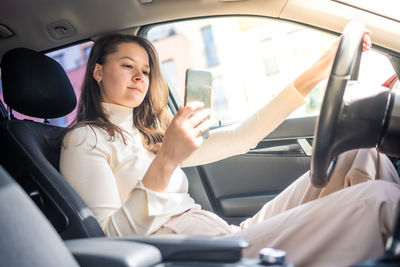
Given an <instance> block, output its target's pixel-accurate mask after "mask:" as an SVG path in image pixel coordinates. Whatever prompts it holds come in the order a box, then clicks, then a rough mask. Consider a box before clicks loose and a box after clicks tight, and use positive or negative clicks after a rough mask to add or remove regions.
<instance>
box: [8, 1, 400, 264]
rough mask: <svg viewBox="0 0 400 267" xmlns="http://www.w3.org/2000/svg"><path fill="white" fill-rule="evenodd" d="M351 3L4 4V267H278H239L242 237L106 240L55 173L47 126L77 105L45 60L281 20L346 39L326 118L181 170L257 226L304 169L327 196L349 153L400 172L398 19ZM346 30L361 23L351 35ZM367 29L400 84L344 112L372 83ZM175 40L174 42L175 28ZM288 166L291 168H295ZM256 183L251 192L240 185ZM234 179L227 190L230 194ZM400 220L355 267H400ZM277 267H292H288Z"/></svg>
mask: <svg viewBox="0 0 400 267" xmlns="http://www.w3.org/2000/svg"><path fill="white" fill-rule="evenodd" d="M354 2H356V1H332V0H324V1H317V0H304V1H303V0H271V1H263V0H242V1H228V0H204V1H203V0H202V1H196V0H185V1H183V0H178V1H173V0H163V1H161V0H137V1H136V0H122V1H115V2H111V1H95V0H87V1H67V0H58V1H52V2H49V1H45V0H40V1H35V2H32V1H27V0H21V1H13V2H7V3H6V2H5V1H4V2H3V3H0V59H1V61H0V62H1V63H0V70H1V76H0V79H1V96H2V97H1V99H0V147H1V153H0V200H1V201H0V210H1V212H2V214H3V215H2V216H1V217H0V226H1V227H0V229H2V238H1V239H0V265H1V266H57V265H58V266H265V265H268V264H269V263H268V262H267V261H265V259H263V258H262V257H261V258H260V259H250V258H243V257H242V255H241V252H242V250H243V249H244V248H246V247H248V246H250V245H251V244H249V242H247V241H246V240H243V239H240V238H232V237H201V236H157V237H151V236H150V237H149V236H132V237H123V238H107V237H105V236H104V233H103V231H102V230H101V227H100V225H99V224H98V222H97V220H96V218H95V217H94V215H93V213H92V211H91V210H90V209H89V208H88V207H87V205H86V204H85V202H84V201H83V200H82V199H81V197H80V196H79V195H78V194H77V193H76V192H75V190H74V189H73V188H72V187H71V186H70V185H69V184H68V182H67V181H66V180H65V179H64V178H63V176H62V175H61V174H60V172H59V156H60V155H59V154H60V149H61V140H60V138H59V136H60V134H61V133H62V132H63V131H64V130H65V127H67V126H66V125H54V124H52V123H50V122H51V121H52V120H53V119H56V118H60V117H64V116H69V114H71V113H73V111H74V109H75V108H76V105H77V99H78V97H79V96H78V95H77V93H76V90H75V87H76V85H75V84H74V83H72V82H71V78H70V76H69V73H67V72H66V70H65V69H64V68H63V67H62V64H60V62H59V61H57V60H55V59H54V58H52V57H51V56H50V55H51V53H54V51H57V50H59V49H64V48H66V47H68V46H71V45H75V44H81V43H83V42H87V41H95V40H96V39H97V38H98V37H99V36H101V35H102V34H104V33H108V32H121V33H129V34H137V35H142V36H146V37H149V39H151V31H152V29H154V28H155V27H158V26H160V25H161V26H162V25H164V24H165V23H171V24H173V23H181V22H182V23H185V22H186V21H188V20H191V19H193V20H197V19H206V20H207V19H212V18H216V19H219V18H223V19H224V18H227V17H228V18H230V17H231V16H243V15H245V16H254V17H256V18H260V17H261V18H268V19H278V20H280V21H283V22H285V23H286V22H290V23H294V24H296V25H297V24H298V25H300V26H301V27H303V26H304V27H308V28H312V29H315V28H316V29H320V30H322V31H323V32H327V33H329V34H333V35H334V36H337V35H339V34H342V33H343V37H342V41H341V44H340V46H339V49H338V52H337V54H336V58H335V63H334V66H333V68H332V72H331V77H330V79H329V80H328V81H327V83H326V85H325V86H324V87H326V89H325V96H324V97H323V101H321V108H320V111H319V114H317V115H314V116H304V117H301V118H297V119H296V118H290V119H287V120H286V121H285V122H283V123H282V124H281V125H280V126H279V127H278V128H277V129H276V130H275V131H273V132H272V133H271V134H270V135H268V136H267V137H265V138H264V139H263V140H262V141H261V142H260V143H259V144H258V145H257V147H256V148H255V149H253V150H250V151H249V152H248V153H247V154H245V155H238V156H235V157H233V158H229V159H226V160H222V161H220V162H216V163H211V164H206V165H204V166H198V167H191V168H186V169H184V171H185V173H186V174H187V176H188V179H189V183H190V187H189V193H190V194H191V196H192V197H193V198H194V199H195V200H196V201H197V202H198V203H200V204H201V206H202V207H203V208H204V209H207V210H210V211H213V212H215V213H217V214H218V215H220V216H221V217H223V218H224V219H226V220H227V221H228V222H230V223H237V222H240V221H241V220H243V218H246V217H248V216H251V215H253V214H254V213H255V212H256V211H257V210H258V209H259V208H260V207H261V206H262V205H263V203H265V202H266V201H268V200H270V199H272V198H273V197H274V196H276V195H277V194H279V192H281V191H282V190H283V189H284V188H285V187H286V186H288V185H289V184H290V183H291V182H292V181H294V179H296V178H297V177H298V176H300V175H301V174H302V173H304V172H305V171H307V170H308V169H311V175H312V181H313V184H314V185H315V186H323V185H325V184H326V183H327V181H328V180H329V174H330V172H331V171H332V168H334V163H335V158H336V157H337V156H338V155H339V154H340V153H342V152H344V151H347V150H350V149H355V148H365V147H377V148H378V149H379V150H380V151H381V152H383V153H385V154H387V155H388V156H390V158H391V159H392V161H393V164H394V166H395V167H396V168H397V169H399V166H400V164H399V161H398V158H399V157H400V142H399V141H398V140H399V133H400V123H399V122H398V118H399V116H400V95H399V94H398V93H397V91H396V90H395V89H396V88H397V87H400V86H399V82H398V75H399V74H400V42H398V40H400V31H399V30H398V29H400V18H399V17H397V18H396V17H395V18H393V17H392V14H388V13H385V14H380V13H376V12H372V11H371V10H369V9H368V8H367V7H358V6H355V4H354ZM351 20H357V22H353V23H349V21H351ZM248 24H251V23H247V24H246V25H244V24H243V25H241V27H242V28H245V27H250V26H249V25H248ZM365 27H367V28H368V29H370V30H371V31H372V32H373V35H372V36H373V42H374V46H375V47H376V49H377V51H379V52H380V53H382V54H383V55H385V57H387V58H388V62H389V63H388V64H389V65H390V66H391V70H392V71H393V73H391V75H390V76H385V79H384V80H385V83H383V82H380V84H382V85H383V86H385V87H387V88H389V89H387V90H386V91H383V92H382V93H379V94H374V95H373V96H369V97H364V98H362V99H361V100H359V101H354V102H351V103H347V102H344V101H343V94H344V93H345V90H348V88H346V86H347V84H348V83H349V82H350V80H357V79H358V75H359V74H360V75H362V72H363V71H361V70H360V69H362V67H360V64H362V63H361V43H362V39H361V36H362V33H363V31H364V29H365ZM160 29H162V27H161V28H160ZM202 29H203V30H204V31H203V33H204V35H203V37H204V36H209V35H207V34H209V31H207V30H208V28H204V27H203V28H202ZM168 34H169V35H168V36H169V37H171V36H172V37H176V34H175V33H173V34H172V33H171V30H169V33H168ZM154 40H156V39H154ZM268 40H269V39H268ZM263 41H265V39H263ZM154 42H157V41H154ZM206 49H207V47H206ZM267 66H271V65H267ZM213 67H214V68H215V66H211V69H212V68H213ZM166 73H167V72H165V73H164V75H165V76H166V79H167V82H168V85H169V87H170V99H169V102H168V103H169V109H170V111H171V112H172V113H174V112H176V110H177V108H178V107H179V105H180V103H181V100H180V97H179V95H178V93H177V92H176V91H177V90H179V88H178V89H177V88H174V85H176V84H174V83H173V77H172V78H171V76H168V75H167V74H166ZM67 74H68V75H67ZM272 74H274V73H272ZM385 75H386V74H385ZM214 82H215V81H214ZM175 87H177V86H175ZM249 98H251V97H250V96H249ZM16 114H22V117H19V116H17V115H16ZM218 124H219V125H215V126H214V127H223V126H224V123H221V122H220V121H219V122H218ZM354 125H357V127H354ZM338 129H339V130H338ZM340 129H352V130H351V131H350V130H344V131H340ZM353 129H356V130H353ZM327 140H329V141H327ZM289 164H290V166H293V167H291V168H287V166H288V165H289ZM266 175H268V177H269V178H268V179H267V181H266V179H265V176H266ZM247 176H251V177H252V178H251V179H252V180H248V181H243V180H241V177H247ZM217 177H221V179H216V178H217ZM277 177H283V178H282V179H277ZM228 178H229V179H231V180H230V181H232V182H230V183H226V179H228ZM393 221H394V222H395V223H394V225H395V226H394V230H393V233H392V235H391V238H390V239H389V241H388V243H387V248H386V251H385V253H384V254H383V255H382V256H381V257H379V258H372V259H368V260H366V261H364V262H361V263H359V264H356V265H354V266H398V265H399V264H400V252H399V251H398V250H399V249H398V247H399V245H400V207H399V212H398V216H397V217H396V218H393ZM274 266H293V264H292V263H290V262H280V263H276V264H275V265H274Z"/></svg>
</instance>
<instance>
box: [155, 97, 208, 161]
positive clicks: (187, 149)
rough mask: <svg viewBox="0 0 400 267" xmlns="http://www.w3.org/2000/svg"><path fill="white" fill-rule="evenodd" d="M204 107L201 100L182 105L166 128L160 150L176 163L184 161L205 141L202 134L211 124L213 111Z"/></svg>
mask: <svg viewBox="0 0 400 267" xmlns="http://www.w3.org/2000/svg"><path fill="white" fill-rule="evenodd" d="M203 107H204V104H203V103H201V102H191V103H189V104H188V105H186V106H185V107H180V108H179V110H178V112H177V114H176V115H175V116H174V118H173V120H172V121H171V123H170V125H169V127H168V129H167V130H166V132H165V135H164V140H163V143H162V146H161V149H160V152H161V153H163V154H164V155H166V156H167V157H168V158H169V159H170V160H171V161H172V162H173V163H174V164H179V163H180V162H182V161H183V160H184V159H185V158H187V157H188V156H189V155H190V154H191V153H192V152H193V151H194V150H196V149H197V148H199V147H200V146H201V144H202V143H203V141H204V140H203V137H202V136H201V135H202V133H203V132H205V131H206V130H208V129H209V128H210V126H211V122H210V114H211V111H210V109H203ZM160 152H159V153H160Z"/></svg>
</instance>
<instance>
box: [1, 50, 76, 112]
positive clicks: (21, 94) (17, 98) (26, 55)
mask: <svg viewBox="0 0 400 267" xmlns="http://www.w3.org/2000/svg"><path fill="white" fill-rule="evenodd" d="M1 79H2V82H3V96H4V102H6V104H7V105H8V106H9V107H11V108H12V109H14V110H16V111H18V112H20V113H22V114H25V115H28V116H31V117H36V118H58V117H62V116H64V115H67V114H68V113H70V112H71V111H72V110H73V109H74V108H75V106H76V96H75V92H74V89H73V87H72V85H71V82H70V81H69V79H68V77H67V74H66V73H65V71H64V69H63V68H62V67H61V65H60V64H58V62H57V61H55V60H54V59H52V58H50V57H48V56H46V55H44V54H42V53H39V52H36V51H33V50H30V49H26V48H15V49H13V50H10V51H8V52H6V53H5V54H4V55H3V59H2V62H1Z"/></svg>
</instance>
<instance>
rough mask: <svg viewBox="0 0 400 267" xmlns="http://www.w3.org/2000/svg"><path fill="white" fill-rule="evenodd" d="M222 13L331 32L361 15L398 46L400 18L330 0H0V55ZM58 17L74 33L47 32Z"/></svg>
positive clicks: (381, 39) (383, 40) (385, 42)
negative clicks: (2, 29) (2, 31)
mask: <svg viewBox="0 0 400 267" xmlns="http://www.w3.org/2000/svg"><path fill="white" fill-rule="evenodd" d="M146 2H148V3H146ZM225 14H243V15H248V14H253V15H260V16H269V17H279V18H282V19H286V20H294V21H299V22H301V23H304V24H308V25H311V26H316V27H322V28H325V29H327V30H330V31H333V32H341V31H342V30H343V27H344V25H345V24H346V23H347V22H348V21H349V20H351V19H356V20H361V21H363V22H364V23H365V24H366V25H367V27H368V28H369V29H371V30H372V32H373V42H374V43H375V44H378V45H380V46H382V47H386V48H388V49H391V50H394V51H397V52H400V42H399V41H398V40H400V23H399V22H397V21H395V20H390V19H387V18H384V17H380V16H378V15H376V14H371V13H368V12H365V11H362V10H358V9H355V8H353V7H350V6H347V5H343V4H341V3H338V2H335V1H332V0H117V1H110V0H35V1H32V0H13V1H6V0H3V1H1V2H0V24H2V25H5V26H6V27H7V28H9V29H11V31H12V32H14V35H13V36H11V37H8V38H0V58H1V56H2V55H3V54H4V53H5V52H6V51H8V50H10V49H12V48H15V47H27V48H31V49H34V50H37V51H46V50H51V49H54V48H56V47H61V46H64V45H67V44H71V43H75V42H79V41H82V40H87V39H89V38H95V37H96V36H99V35H101V34H104V33H106V32H112V31H123V32H129V33H136V32H137V30H138V29H139V27H140V26H141V25H146V24H151V23H157V22H161V21H168V20H176V19H184V18H188V17H201V16H211V15H225ZM59 21H67V23H69V24H70V25H72V26H73V28H74V29H75V33H74V34H73V35H72V36H70V37H68V38H65V39H61V40H55V39H54V38H52V37H51V34H50V33H49V31H48V29H47V28H49V25H51V24H53V23H55V22H59Z"/></svg>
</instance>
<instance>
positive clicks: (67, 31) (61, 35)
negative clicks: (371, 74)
mask: <svg viewBox="0 0 400 267" xmlns="http://www.w3.org/2000/svg"><path fill="white" fill-rule="evenodd" d="M46 29H47V32H48V33H49V34H50V36H51V37H52V38H53V39H56V40H61V39H65V38H68V37H71V36H72V35H74V34H75V33H76V31H75V28H74V27H73V26H72V25H71V23H69V22H68V21H66V20H61V21H57V22H53V23H51V24H49V25H47V26H46Z"/></svg>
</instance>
